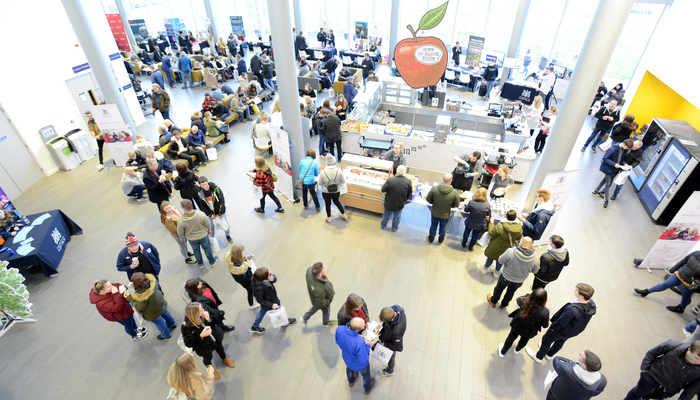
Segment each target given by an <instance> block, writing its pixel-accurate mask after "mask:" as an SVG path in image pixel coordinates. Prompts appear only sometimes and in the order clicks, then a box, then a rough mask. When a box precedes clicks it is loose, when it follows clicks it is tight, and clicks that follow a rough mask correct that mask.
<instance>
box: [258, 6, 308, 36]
mask: <svg viewBox="0 0 700 400" xmlns="http://www.w3.org/2000/svg"><path fill="white" fill-rule="evenodd" d="M301 1H302V0H293V1H292V6H293V7H294V27H295V28H296V29H297V31H296V32H297V33H299V31H300V30H301V31H305V30H306V29H304V23H303V20H302V18H301V16H302V15H303V14H302V11H303V10H302V3H301ZM267 12H268V14H269V13H270V11H269V9H268V11H267Z"/></svg>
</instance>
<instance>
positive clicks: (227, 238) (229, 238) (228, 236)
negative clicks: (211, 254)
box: [226, 235, 233, 244]
mask: <svg viewBox="0 0 700 400" xmlns="http://www.w3.org/2000/svg"><path fill="white" fill-rule="evenodd" d="M226 240H228V243H229V244H233V239H232V238H231V236H230V235H226Z"/></svg>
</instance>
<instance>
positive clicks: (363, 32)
mask: <svg viewBox="0 0 700 400" xmlns="http://www.w3.org/2000/svg"><path fill="white" fill-rule="evenodd" d="M368 25H369V24H368V23H367V22H360V21H355V40H360V39H367V27H368Z"/></svg>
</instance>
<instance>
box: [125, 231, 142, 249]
mask: <svg viewBox="0 0 700 400" xmlns="http://www.w3.org/2000/svg"><path fill="white" fill-rule="evenodd" d="M138 243H139V239H138V238H137V237H136V236H134V234H133V233H131V232H127V233H126V245H127V247H128V246H131V245H134V244H138Z"/></svg>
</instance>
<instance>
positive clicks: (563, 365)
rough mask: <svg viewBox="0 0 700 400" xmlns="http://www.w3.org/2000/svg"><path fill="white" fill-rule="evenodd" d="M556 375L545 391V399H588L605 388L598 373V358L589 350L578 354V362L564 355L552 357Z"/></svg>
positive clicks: (599, 366) (603, 377) (605, 381)
mask: <svg viewBox="0 0 700 400" xmlns="http://www.w3.org/2000/svg"><path fill="white" fill-rule="evenodd" d="M552 364H553V365H554V371H555V372H556V373H557V377H556V378H555V379H554V382H552V387H551V388H550V389H549V392H547V400H564V399H566V400H590V398H591V397H595V396H597V395H599V394H601V393H602V392H603V390H605V386H606V385H607V384H608V380H607V378H605V375H603V374H601V373H600V368H601V366H602V365H601V362H600V358H598V356H597V355H595V354H594V353H593V352H592V351H590V350H585V351H582V352H580V353H579V354H578V362H575V361H573V360H569V359H567V358H564V357H554V362H553V363H552Z"/></svg>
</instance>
